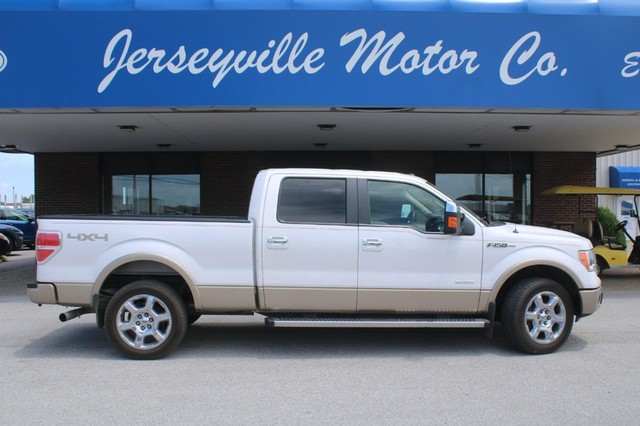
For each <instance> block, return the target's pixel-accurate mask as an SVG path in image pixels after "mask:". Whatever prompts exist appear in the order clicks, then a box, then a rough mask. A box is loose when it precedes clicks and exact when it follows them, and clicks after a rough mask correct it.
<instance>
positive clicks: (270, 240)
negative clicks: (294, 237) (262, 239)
mask: <svg viewBox="0 0 640 426" xmlns="http://www.w3.org/2000/svg"><path fill="white" fill-rule="evenodd" d="M288 242H289V240H288V239H287V237H269V238H267V243H268V244H287V243H288Z"/></svg>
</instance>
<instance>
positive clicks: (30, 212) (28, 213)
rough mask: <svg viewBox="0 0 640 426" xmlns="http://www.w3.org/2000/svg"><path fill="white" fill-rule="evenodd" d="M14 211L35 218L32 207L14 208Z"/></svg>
mask: <svg viewBox="0 0 640 426" xmlns="http://www.w3.org/2000/svg"><path fill="white" fill-rule="evenodd" d="M16 211H19V212H20V213H23V214H24V215H25V216H27V217H28V218H30V219H33V220H36V211H35V210H34V209H16Z"/></svg>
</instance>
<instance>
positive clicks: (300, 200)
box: [278, 178, 347, 224]
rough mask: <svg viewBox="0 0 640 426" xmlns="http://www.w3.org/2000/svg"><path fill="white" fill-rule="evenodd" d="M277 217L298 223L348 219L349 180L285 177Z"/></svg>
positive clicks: (344, 220)
mask: <svg viewBox="0 0 640 426" xmlns="http://www.w3.org/2000/svg"><path fill="white" fill-rule="evenodd" d="M278 220H281V221H283V222H296V223H339V224H343V223H347V191H346V181H345V180H344V179H305V178H288V179H285V180H284V181H283V182H282V185H281V187H280V198H279V200H278Z"/></svg>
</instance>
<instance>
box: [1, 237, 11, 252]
mask: <svg viewBox="0 0 640 426" xmlns="http://www.w3.org/2000/svg"><path fill="white" fill-rule="evenodd" d="M9 253H11V241H9V239H8V238H7V237H5V236H4V234H0V256H6V255H8V254H9Z"/></svg>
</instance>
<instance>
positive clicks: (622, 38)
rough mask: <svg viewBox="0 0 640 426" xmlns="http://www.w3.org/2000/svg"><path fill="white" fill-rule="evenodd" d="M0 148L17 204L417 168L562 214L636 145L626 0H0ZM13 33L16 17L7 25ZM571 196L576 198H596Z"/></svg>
mask: <svg viewBox="0 0 640 426" xmlns="http://www.w3.org/2000/svg"><path fill="white" fill-rule="evenodd" d="M0 10H2V13H0V27H1V28H2V29H1V30H0V91H1V93H2V96H1V97H0V149H1V150H2V151H4V152H31V153H34V155H35V170H36V200H37V214H38V215H48V214H70V213H74V214H79V213H82V214H84V213H88V214H95V213H107V214H153V215H163V214H171V215H175V214H186V215H190V214H198V215H241V216H242V215H245V214H246V211H247V206H248V201H249V195H250V191H251V185H252V182H253V178H254V177H255V174H256V173H257V172H258V171H259V170H261V169H264V168H272V167H322V168H354V169H373V170H384V171H399V172H405V173H413V174H416V175H419V176H422V177H424V178H426V179H428V180H430V181H431V182H434V183H435V184H436V185H438V186H439V187H441V188H442V189H443V190H444V191H445V192H447V193H449V194H450V195H451V196H452V197H453V198H455V199H457V200H458V201H459V202H460V203H461V204H465V205H467V206H469V207H470V208H472V209H473V210H474V211H476V212H477V213H479V214H480V215H482V216H485V217H487V218H488V219H489V220H506V221H507V220H508V221H515V222H518V223H533V224H537V225H544V226H557V227H566V226H567V224H569V223H571V222H572V221H573V220H575V218H577V217H578V215H579V214H580V212H579V210H580V209H581V208H583V206H584V205H585V204H589V203H593V202H592V201H589V200H587V199H582V200H580V199H578V198H577V197H576V199H572V198H571V197H568V199H566V200H563V202H562V203H559V202H558V200H557V199H553V198H548V197H543V196H541V195H540V194H541V192H542V191H544V190H545V189H547V188H549V187H552V186H556V185H567V184H571V185H591V186H592V185H595V183H596V157H597V155H598V153H599V152H604V151H608V150H611V149H615V147H616V146H622V145H624V146H625V147H626V148H625V149H633V148H635V147H636V146H638V145H639V143H638V141H637V135H638V134H640V100H638V98H637V96H635V95H634V93H636V90H637V89H639V88H640V77H639V76H638V74H640V25H638V24H640V5H638V4H636V2H630V1H626V0H599V1H592V0H589V1H586V0H585V1H583V0H559V1H554V2H549V1H546V0H514V1H511V2H494V1H490V0H486V1H477V0H411V1H409V0H342V1H338V0H333V1H320V0H262V1H258V0H233V1H232V0H207V1H205V0H189V1H186V0H180V1H178V0H162V1H160V0H154V1H145V0H100V1H98V0H93V1H91V2H88V1H81V0H35V1H31V2H20V1H17V0H0ZM19 34H29V37H23V36H19ZM592 207H593V208H592V209H591V210H592V211H593V214H595V204H594V205H593V206H592Z"/></svg>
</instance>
